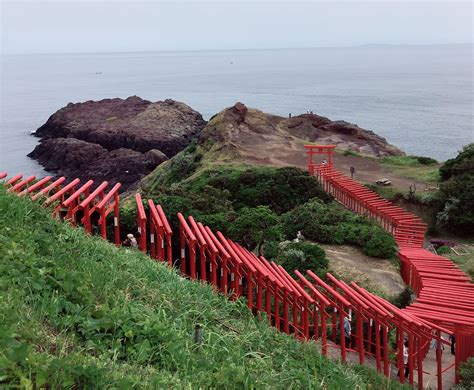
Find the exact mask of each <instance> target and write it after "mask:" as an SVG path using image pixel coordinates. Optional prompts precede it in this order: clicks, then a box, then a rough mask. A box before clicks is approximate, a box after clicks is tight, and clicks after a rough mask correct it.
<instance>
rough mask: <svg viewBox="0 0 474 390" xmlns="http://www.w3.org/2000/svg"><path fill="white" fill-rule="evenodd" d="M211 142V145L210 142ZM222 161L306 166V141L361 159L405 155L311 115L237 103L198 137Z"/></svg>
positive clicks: (372, 135)
mask: <svg viewBox="0 0 474 390" xmlns="http://www.w3.org/2000/svg"><path fill="white" fill-rule="evenodd" d="M209 141H210V142H209ZM200 142H201V143H202V144H203V145H205V144H212V145H213V147H212V149H213V150H214V151H215V152H217V154H219V155H220V156H221V157H222V156H224V157H223V158H224V159H225V156H227V157H228V158H227V159H228V160H240V161H242V162H247V163H254V164H263V165H274V166H285V165H296V166H306V157H305V153H304V144H305V143H309V142H310V143H321V144H331V145H336V148H337V149H338V150H339V151H346V150H351V151H354V152H357V153H360V154H361V155H367V156H373V157H383V156H399V155H404V152H403V151H401V150H400V149H398V148H397V147H395V146H393V145H391V144H389V143H388V142H387V140H386V139H385V138H382V137H380V136H378V135H377V134H375V133H374V132H373V131H370V130H365V129H362V128H360V127H359V126H357V125H354V124H352V123H348V122H345V121H331V120H330V119H328V118H325V117H323V116H319V115H315V114H303V115H298V116H294V117H292V118H284V117H281V116H277V115H272V114H267V113H264V112H262V111H260V110H256V109H252V108H248V107H246V106H245V105H244V104H242V103H236V104H235V105H234V106H232V107H229V108H226V109H224V110H223V111H221V112H220V113H218V114H217V115H215V116H214V117H212V118H211V119H210V121H209V123H208V124H207V126H206V127H205V129H204V130H203V131H202V133H201V135H200Z"/></svg>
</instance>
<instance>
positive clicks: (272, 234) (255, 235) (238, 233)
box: [230, 206, 281, 256]
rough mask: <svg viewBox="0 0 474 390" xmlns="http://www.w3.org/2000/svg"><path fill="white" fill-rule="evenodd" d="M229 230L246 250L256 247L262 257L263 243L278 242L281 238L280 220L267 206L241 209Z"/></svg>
mask: <svg viewBox="0 0 474 390" xmlns="http://www.w3.org/2000/svg"><path fill="white" fill-rule="evenodd" d="M230 230H231V235H232V236H233V237H235V238H236V239H237V240H239V241H240V242H241V243H242V244H244V245H245V246H246V247H247V248H249V249H253V248H254V247H255V246H256V247H257V251H258V254H259V256H263V252H262V249H263V244H264V242H265V241H278V240H279V239H280V236H281V225H280V219H279V217H278V215H276V214H275V213H274V212H272V211H271V210H270V207H268V206H258V207H255V208H248V207H244V208H242V209H241V210H240V211H239V216H238V217H237V218H236V220H235V222H234V224H233V226H232V227H231V229H230Z"/></svg>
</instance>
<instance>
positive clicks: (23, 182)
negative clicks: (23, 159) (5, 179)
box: [7, 176, 36, 192]
mask: <svg viewBox="0 0 474 390" xmlns="http://www.w3.org/2000/svg"><path fill="white" fill-rule="evenodd" d="M35 179H36V177H35V176H30V177H28V178H27V179H24V180H21V181H19V182H18V183H16V184H15V185H14V186H12V187H10V188H9V189H8V190H7V192H20V191H21V189H22V188H23V187H25V186H26V187H27V188H28V184H30V183H31V182H32V181H33V180H35Z"/></svg>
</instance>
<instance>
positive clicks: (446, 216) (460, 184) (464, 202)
mask: <svg viewBox="0 0 474 390" xmlns="http://www.w3.org/2000/svg"><path fill="white" fill-rule="evenodd" d="M437 196H438V201H439V203H440V204H442V205H443V206H442V209H441V210H440V211H439V212H438V214H437V223H438V225H439V226H441V227H446V228H448V229H449V230H451V231H453V232H454V233H457V234H459V235H464V236H472V235H473V234H474V173H465V174H462V175H460V176H452V177H451V178H450V179H449V180H447V181H446V182H444V183H441V185H440V191H439V193H438V194H437Z"/></svg>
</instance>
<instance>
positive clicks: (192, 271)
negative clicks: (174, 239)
mask: <svg viewBox="0 0 474 390" xmlns="http://www.w3.org/2000/svg"><path fill="white" fill-rule="evenodd" d="M177 215H178V221H179V243H180V248H181V253H180V255H181V256H180V259H181V273H182V274H183V275H189V276H190V277H191V279H196V277H197V275H196V236H195V235H194V233H193V232H192V231H191V228H190V227H189V226H188V223H187V222H186V219H185V218H184V217H183V214H181V213H178V214H177ZM186 244H187V246H188V248H189V249H188V251H189V262H188V263H189V273H188V271H187V268H188V267H186V265H187V264H186Z"/></svg>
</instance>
